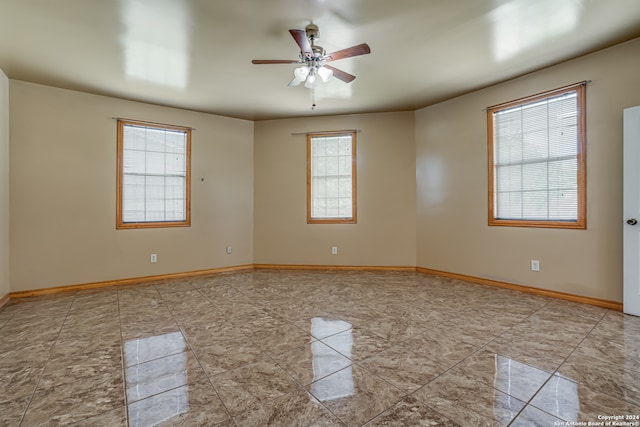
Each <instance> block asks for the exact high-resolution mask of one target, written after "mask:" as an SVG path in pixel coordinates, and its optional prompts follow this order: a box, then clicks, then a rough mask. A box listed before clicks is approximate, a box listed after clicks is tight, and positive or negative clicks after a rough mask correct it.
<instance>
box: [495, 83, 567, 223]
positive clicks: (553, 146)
mask: <svg viewBox="0 0 640 427" xmlns="http://www.w3.org/2000/svg"><path fill="white" fill-rule="evenodd" d="M578 114H579V103H578V96H577V91H575V90H573V91H568V92H564V93H562V94H560V95H556V96H551V97H548V98H544V99H541V100H536V101H533V102H530V103H524V104H520V105H517V106H513V107H510V108H506V109H502V110H498V111H495V112H494V113H493V154H494V159H493V166H494V167H493V173H494V181H493V184H494V189H493V191H494V198H493V202H494V211H493V212H494V217H495V219H510V220H530V221H568V222H575V221H577V220H578V209H579V197H578V191H579V189H578V185H579V179H578V166H579V158H578V155H579V150H580V142H579V135H578V132H579V118H578Z"/></svg>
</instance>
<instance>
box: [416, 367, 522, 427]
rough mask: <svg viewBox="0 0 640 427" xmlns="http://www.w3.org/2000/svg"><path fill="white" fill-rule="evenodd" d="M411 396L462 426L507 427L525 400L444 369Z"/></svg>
mask: <svg viewBox="0 0 640 427" xmlns="http://www.w3.org/2000/svg"><path fill="white" fill-rule="evenodd" d="M413 397H415V398H416V399H418V400H419V401H421V402H423V403H425V404H426V405H428V406H429V407H431V408H433V409H434V410H436V411H438V412H439V413H441V414H443V415H444V416H445V417H447V418H449V419H451V420H453V421H455V422H457V423H459V424H461V425H470V426H475V425H499V426H507V425H508V424H509V423H510V422H511V421H512V420H513V419H514V418H515V417H516V415H518V413H520V411H521V410H522V408H524V406H525V402H523V401H521V400H518V399H516V398H515V397H512V396H509V395H508V394H506V393H503V392H501V391H499V390H497V389H495V388H493V387H490V386H487V385H484V384H483V383H481V382H478V381H475V380H473V379H470V378H467V377H466V376H464V375H462V374H458V373H454V372H451V371H450V372H447V373H445V374H443V375H442V376H440V377H438V378H437V379H435V380H434V381H432V382H430V383H429V384H427V385H426V386H425V387H423V388H421V389H420V390H418V391H416V392H415V393H414V394H413Z"/></svg>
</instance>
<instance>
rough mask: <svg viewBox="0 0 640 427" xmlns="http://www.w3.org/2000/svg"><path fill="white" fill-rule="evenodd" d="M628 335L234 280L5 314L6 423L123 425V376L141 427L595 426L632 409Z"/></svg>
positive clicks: (481, 295) (592, 310) (484, 291)
mask: <svg viewBox="0 0 640 427" xmlns="http://www.w3.org/2000/svg"><path fill="white" fill-rule="evenodd" d="M639 334H640V318H636V317H633V316H626V315H623V314H621V313H618V312H615V311H610V310H605V309H601V308H597V307H590V306H584V305H581V304H577V303H571V302H566V301H558V300H553V299H551V298H546V297H539V296H535V295H529V294H523V293H520V292H514V291H511V290H506V289H496V288H491V287H487V286H482V285H475V284H470V283H465V282H463V281H460V280H453V279H446V278H439V277H435V276H428V275H425V274H417V273H395V272H390V273H380V272H340V271H286V270H278V271H245V272H235V273H229V274H216V275H207V276H198V277H192V278H181V279H167V280H158V281H154V282H149V283H147V284H145V285H138V286H118V287H114V288H107V289H95V290H86V291H76V292H71V293H65V294H59V295H50V296H45V297H37V298H25V299H21V300H15V301H13V300H12V301H10V302H9V303H8V305H7V306H5V307H3V308H1V309H0V336H1V337H2V339H0V378H1V380H0V381H2V380H4V381H3V382H2V384H0V419H1V420H2V421H0V425H2V424H3V423H4V424H7V423H8V424H9V425H18V424H19V423H20V418H21V417H22V414H23V413H24V412H25V410H26V409H27V407H28V408H29V410H28V412H27V414H26V418H25V421H24V423H23V424H22V425H25V426H26V425H40V424H51V425H57V424H65V425H66V424H74V423H75V424H76V425H87V426H89V425H91V426H93V425H115V426H117V425H124V423H125V422H126V419H125V418H124V417H126V412H125V411H124V410H123V406H124V395H125V385H124V383H123V381H124V378H125V375H127V386H131V385H133V386H134V387H133V389H135V390H136V392H142V394H138V395H134V394H135V393H134V391H133V389H130V388H129V387H127V388H126V390H127V391H126V392H127V393H130V394H131V397H132V398H131V399H130V402H129V403H130V404H131V405H132V406H133V407H134V409H135V408H138V409H139V411H138V412H136V414H137V415H136V417H139V418H138V419H139V420H142V422H141V423H142V424H144V423H148V422H155V421H159V422H160V421H161V420H160V419H154V420H151V421H149V418H148V417H152V416H153V415H154V413H156V412H157V413H159V414H162V412H161V410H160V409H156V408H158V407H159V408H161V409H166V408H169V407H171V405H172V403H177V404H178V405H181V407H182V408H183V409H184V407H185V405H187V406H188V408H190V410H189V411H183V412H181V415H177V416H174V415H176V414H175V412H174V413H172V415H170V416H169V419H168V420H165V423H167V424H171V425H220V426H222V425H224V426H225V427H227V426H228V427H231V426H233V425H234V421H232V420H231V419H230V418H229V416H230V415H231V414H233V415H234V416H235V417H236V418H235V420H236V421H235V423H237V424H238V425H255V424H260V423H263V420H265V419H269V420H271V424H275V425H278V424H280V425H296V423H297V424H305V423H307V424H319V425H323V424H327V425H336V423H338V424H339V423H340V422H344V423H346V424H348V425H361V424H363V423H366V422H370V423H371V425H421V424H427V425H428V424H429V423H431V424H434V423H435V424H436V425H438V424H444V425H453V424H448V423H458V424H460V425H473V426H476V425H501V424H507V423H508V422H510V421H511V419H512V418H513V417H516V416H517V418H515V420H513V425H514V426H524V425H545V423H546V424H549V423H555V422H557V421H558V420H559V419H567V418H571V417H575V418H580V417H583V418H584V419H587V418H590V419H593V417H595V416H597V414H600V413H614V412H615V413H621V412H625V413H626V412H629V413H635V412H637V411H638V406H640V402H639V400H640V389H639V388H638V386H637V385H636V384H638V383H640V377H639V374H640V344H638V338H637V337H638V336H639ZM317 340H319V341H317ZM496 354H499V356H496ZM179 355H183V356H184V357H183V358H184V359H185V360H182V361H179V360H177V359H176V358H177V357H178V356H179ZM161 361H162V362H161ZM352 363H355V365H352ZM358 364H360V365H358ZM123 365H124V366H123ZM134 368H135V369H134ZM556 369H558V375H556V376H555V377H552V378H550V379H549V380H548V382H546V383H544V382H543V381H544V379H543V378H546V377H548V375H549V372H553V371H554V370H556ZM542 371H547V372H542ZM505 372H508V374H505ZM134 373H135V375H133V374H134ZM130 375H133V376H132V377H131V378H132V379H131V380H130V379H129V376H130ZM430 380H431V381H430ZM38 381H39V382H38ZM429 381H430V382H429ZM425 383H426V385H424V386H423V384H425ZM207 384H208V385H207ZM212 384H213V385H214V386H215V387H218V392H219V396H220V397H221V399H222V400H223V401H224V403H225V404H226V405H227V406H228V407H229V412H224V416H221V418H220V419H219V420H218V419H217V418H215V417H214V418H210V415H211V414H209V410H212V411H213V412H214V413H217V409H215V408H217V406H216V405H217V404H216V403H211V405H209V406H211V408H208V407H207V405H208V402H210V401H211V402H215V401H216V400H215V398H217V395H216V394H215V391H213V394H211V392H212V390H214V389H213V388H212V387H211V386H212ZM543 384H544V385H543ZM299 385H304V386H305V387H307V388H308V389H309V390H308V391H309V393H312V394H314V395H315V396H316V397H317V398H319V399H320V400H322V402H319V401H318V400H316V397H310V396H309V395H308V394H306V392H303V391H301V389H300V387H299ZM2 386H4V387H2ZM396 386H397V387H396ZM421 386H422V387H421ZM313 387H316V388H315V389H314V388H313ZM398 387H399V388H400V389H399V388H398ZM418 387H421V388H418ZM539 387H542V389H540V390H539V391H538V392H537V394H534V393H536V391H537V390H538V388H539ZM554 387H555V388H554ZM186 389H189V390H190V391H189V393H183V394H181V391H184V390H186ZM416 389H417V390H416ZM413 390H415V392H414V393H413V394H412V397H407V396H406V394H407V393H409V392H411V391H413ZM558 391H562V393H560V394H558ZM554 393H555V394H554ZM572 393H573V394H572ZM32 394H33V397H34V399H33V401H32V402H31V404H29V405H28V402H29V398H30V396H31V395H32ZM576 395H577V398H576V397H575V396H576ZM20 396H23V397H20ZM180 396H182V397H180ZM184 396H187V397H184ZM214 396H216V397H215V398H214ZM531 396H534V397H533V398H532V400H531V402H532V404H530V405H529V406H527V407H524V406H523V405H524V402H526V401H528V399H530V398H531ZM572 396H573V397H572ZM138 399H139V400H138ZM208 399H213V400H208ZM576 401H577V402H578V403H576ZM167 402H169V403H167ZM171 402H172V403H171ZM27 405H28V406H27ZM145 405H148V406H145ZM158 405H159V406H158ZM534 405H535V406H534ZM576 405H579V409H578V410H577V412H576V410H575V408H576ZM165 407H166V408H165ZM145 408H146V409H145ZM149 408H154V409H149ZM518 408H520V409H522V411H520V409H518ZM523 408H524V409H523ZM130 409H131V408H130ZM331 411H333V414H332V412H331ZM554 411H556V412H554ZM141 413H143V415H140V414H141ZM334 415H336V416H338V417H339V418H340V421H338V420H337V418H335V417H333V416H334ZM160 416H161V417H163V418H164V415H160ZM327 416H328V418H327ZM145 417H146V418H145ZM563 417H564V418H563ZM8 420H10V421H8ZM129 421H131V422H132V424H133V420H129Z"/></svg>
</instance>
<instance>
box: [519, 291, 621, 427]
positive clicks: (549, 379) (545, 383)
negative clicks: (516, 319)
mask: <svg viewBox="0 0 640 427" xmlns="http://www.w3.org/2000/svg"><path fill="white" fill-rule="evenodd" d="M551 302H552V301H549V302H548V303H547V304H545V305H544V306H543V307H540V309H539V310H536V312H538V311H540V310H542V309H543V308H544V307H546V306H547V305H548V304H550V303H551ZM609 311H610V310H609V309H607V311H606V312H605V313H604V314H603V315H602V317H601V318H600V319H599V320H598V321H597V322H596V323H595V325H593V327H592V328H591V330H589V332H587V334H586V335H585V336H584V337H583V338H582V339H581V340H580V342H579V343H578V344H576V346H575V347H574V348H573V350H571V352H570V353H569V354H568V355H567V357H565V358H564V360H563V361H562V362H561V363H560V364H559V365H558V367H557V368H556V369H555V370H554V371H553V372H552V373H551V375H550V376H549V378H547V379H546V380H545V382H543V383H542V385H540V387H538V389H537V390H536V392H535V393H533V395H532V396H531V398H529V400H528V401H527V402H525V406H524V407H523V408H522V409H521V410H520V412H518V414H517V415H516V416H515V417H514V418H513V419H512V420H511V422H510V423H509V426H510V425H511V424H513V422H514V421H515V420H516V419H517V418H518V416H520V414H522V412H523V411H524V410H525V409H526V408H527V407H528V406H532V407H533V408H535V409H537V410H539V411H542V412H544V413H545V414H549V415H551V416H552V417H554V418H558V419H560V420H563V419H562V418H560V417H558V416H556V415H553V414H550V413H549V412H547V411H545V410H544V409H540V408H538V407H537V406H534V405H532V404H531V402H533V400H534V399H535V398H536V396H538V394H540V392H541V391H542V389H543V388H544V387H545V386H546V385H547V384H548V383H549V381H551V380H552V379H553V377H555V376H556V375H559V374H558V371H559V370H560V368H561V367H562V365H564V364H565V363H566V361H567V360H568V359H569V358H570V357H571V355H572V354H573V353H574V352H575V351H576V350H577V349H578V347H580V345H581V344H582V343H583V342H584V340H586V339H587V337H588V336H589V335H591V333H592V332H593V330H594V329H595V328H596V327H597V326H598V325H599V324H600V322H602V319H604V318H605V316H606V315H607V313H608V312H609ZM536 312H534V313H533V314H535V313H536ZM533 314H532V315H533ZM529 317H531V316H529ZM563 421H565V422H567V421H569V420H563Z"/></svg>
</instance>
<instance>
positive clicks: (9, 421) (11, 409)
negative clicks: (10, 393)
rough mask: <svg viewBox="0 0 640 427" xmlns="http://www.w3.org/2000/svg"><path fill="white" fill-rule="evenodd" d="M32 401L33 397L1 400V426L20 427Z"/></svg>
mask: <svg viewBox="0 0 640 427" xmlns="http://www.w3.org/2000/svg"><path fill="white" fill-rule="evenodd" d="M30 400H31V395H28V396H23V397H16V398H13V399H11V400H3V399H1V398H0V425H2V426H19V425H20V421H21V420H22V416H23V415H24V411H25V410H26V409H27V405H28V404H29V401H30Z"/></svg>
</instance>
